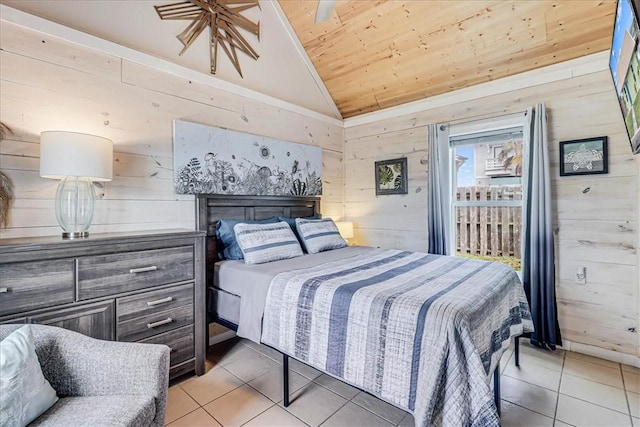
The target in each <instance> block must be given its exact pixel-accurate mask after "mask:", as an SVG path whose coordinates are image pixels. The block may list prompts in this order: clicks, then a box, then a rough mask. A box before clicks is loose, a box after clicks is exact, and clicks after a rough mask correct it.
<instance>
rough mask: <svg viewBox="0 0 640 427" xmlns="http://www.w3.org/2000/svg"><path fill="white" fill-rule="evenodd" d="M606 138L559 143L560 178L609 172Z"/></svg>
mask: <svg viewBox="0 0 640 427" xmlns="http://www.w3.org/2000/svg"><path fill="white" fill-rule="evenodd" d="M608 163H609V159H608V156H607V137H606V136H599V137H596V138H586V139H576V140H574V141H561V142H560V176H570V175H590V174H599V173H608V172H609V164H608Z"/></svg>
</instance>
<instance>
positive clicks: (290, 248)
mask: <svg viewBox="0 0 640 427" xmlns="http://www.w3.org/2000/svg"><path fill="white" fill-rule="evenodd" d="M233 231H234V232H235V233H236V240H237V242H238V246H240V249H241V250H242V254H243V255H244V262H245V264H262V263H265V262H271V261H278V260H281V259H289V258H295V257H299V256H302V255H303V254H302V248H300V243H299V242H298V239H296V236H295V234H293V231H291V227H290V226H289V224H287V223H286V222H277V223H275V224H236V225H235V226H234V227H233Z"/></svg>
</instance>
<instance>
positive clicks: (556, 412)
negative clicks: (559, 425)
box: [553, 351, 567, 426]
mask: <svg viewBox="0 0 640 427" xmlns="http://www.w3.org/2000/svg"><path fill="white" fill-rule="evenodd" d="M566 360H567V352H566V351H565V352H564V354H563V357H562V369H560V381H559V382H558V392H557V396H556V409H555V411H554V413H553V425H554V426H555V425H556V421H557V420H558V418H557V417H558V406H559V405H560V388H561V387H562V376H563V375H564V364H565V362H566Z"/></svg>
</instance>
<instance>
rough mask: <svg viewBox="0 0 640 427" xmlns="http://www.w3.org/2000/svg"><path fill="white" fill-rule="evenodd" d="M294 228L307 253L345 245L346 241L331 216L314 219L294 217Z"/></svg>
mask: <svg viewBox="0 0 640 427" xmlns="http://www.w3.org/2000/svg"><path fill="white" fill-rule="evenodd" d="M296 228H297V230H298V236H300V241H301V242H302V244H303V245H304V247H305V249H306V251H307V253H310V254H316V253H318V252H322V251H329V250H331V249H339V248H344V247H345V246H347V242H346V241H345V240H344V239H343V238H342V236H340V232H339V231H338V227H337V226H336V224H335V222H333V220H332V219H331V218H326V219H315V220H314V219H303V218H296Z"/></svg>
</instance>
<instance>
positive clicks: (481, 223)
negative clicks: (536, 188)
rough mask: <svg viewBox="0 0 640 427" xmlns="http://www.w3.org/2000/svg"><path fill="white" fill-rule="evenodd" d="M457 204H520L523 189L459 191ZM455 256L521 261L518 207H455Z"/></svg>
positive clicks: (480, 188)
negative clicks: (515, 201) (467, 255)
mask: <svg viewBox="0 0 640 427" xmlns="http://www.w3.org/2000/svg"><path fill="white" fill-rule="evenodd" d="M456 199H457V200H458V201H488V200H492V201H493V200H522V187H521V186H516V185H506V186H499V187H498V186H494V187H459V188H458V189H457V192H456ZM455 209H456V236H457V239H456V240H457V242H456V249H457V252H458V253H465V254H471V255H479V256H503V257H515V258H517V259H520V257H521V254H520V245H521V233H522V231H521V224H522V208H521V207H520V206H498V207H495V206H482V207H477V206H456V207H455Z"/></svg>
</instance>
